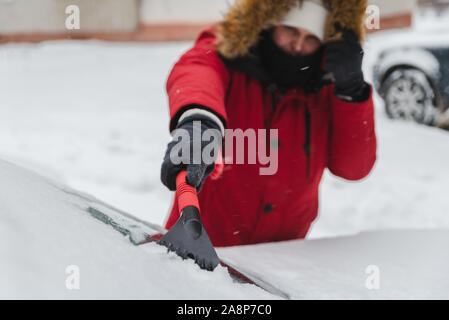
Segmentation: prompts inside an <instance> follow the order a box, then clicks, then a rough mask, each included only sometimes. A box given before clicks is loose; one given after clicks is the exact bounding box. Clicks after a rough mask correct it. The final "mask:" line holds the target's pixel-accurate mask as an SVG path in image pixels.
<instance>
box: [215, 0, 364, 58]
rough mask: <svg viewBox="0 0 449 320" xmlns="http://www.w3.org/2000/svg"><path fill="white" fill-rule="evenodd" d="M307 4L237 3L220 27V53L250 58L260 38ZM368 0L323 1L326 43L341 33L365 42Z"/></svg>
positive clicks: (275, 0) (292, 0) (290, 0)
mask: <svg viewBox="0 0 449 320" xmlns="http://www.w3.org/2000/svg"><path fill="white" fill-rule="evenodd" d="M302 1H303V0H236V3H235V5H234V6H232V7H231V8H230V10H229V12H228V13H227V14H226V16H225V17H224V20H223V21H222V22H220V23H219V25H218V28H217V31H216V36H217V42H216V43H217V51H218V52H219V53H220V54H221V55H222V56H223V57H225V58H228V59H233V58H237V57H242V56H245V55H247V54H248V51H249V49H250V48H251V47H252V46H254V45H255V44H256V43H257V42H258V40H259V34H260V32H261V31H262V30H266V29H268V28H270V27H272V26H273V25H275V24H277V23H279V21H282V18H283V17H284V16H285V15H286V14H287V13H288V11H289V10H290V8H292V7H293V6H295V5H297V3H298V2H300V3H301V2H302ZM367 2H368V1H367V0H323V4H324V5H325V6H326V7H327V9H328V10H329V16H328V18H327V22H326V28H325V35H324V42H330V41H335V40H339V39H341V31H340V30H339V28H337V26H339V27H340V28H341V29H349V30H352V31H354V32H355V34H356V35H357V37H358V38H359V40H360V41H363V37H364V28H363V19H364V16H365V11H366V7H367Z"/></svg>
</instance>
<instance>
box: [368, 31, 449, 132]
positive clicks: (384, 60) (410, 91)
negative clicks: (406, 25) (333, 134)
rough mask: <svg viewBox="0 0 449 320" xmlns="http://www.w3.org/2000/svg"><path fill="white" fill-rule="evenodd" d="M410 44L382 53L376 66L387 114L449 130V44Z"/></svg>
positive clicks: (379, 91) (380, 93)
mask: <svg viewBox="0 0 449 320" xmlns="http://www.w3.org/2000/svg"><path fill="white" fill-rule="evenodd" d="M409 42H410V43H401V44H397V45H396V46H395V45H393V46H391V47H389V48H386V49H384V50H381V51H380V52H379V55H378V57H377V61H376V62H375V65H374V70H373V80H374V87H375V89H376V90H377V92H378V93H379V95H380V96H381V97H382V98H383V100H384V102H385V109H386V112H387V115H388V116H389V117H390V118H392V119H405V120H412V121H415V122H418V123H421V124H425V125H431V126H437V127H442V128H449V111H448V109H449V42H447V45H443V44H442V43H445V41H435V42H434V43H432V44H428V43H427V44H425V45H423V44H418V41H415V40H414V39H413V38H410V41H409Z"/></svg>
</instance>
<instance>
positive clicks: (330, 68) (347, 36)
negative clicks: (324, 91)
mask: <svg viewBox="0 0 449 320" xmlns="http://www.w3.org/2000/svg"><path fill="white" fill-rule="evenodd" d="M325 48H326V59H325V63H326V65H325V69H326V72H331V73H332V74H333V79H334V82H335V92H334V93H335V95H336V96H337V97H338V98H340V99H342V100H346V101H352V102H362V101H365V100H366V99H368V98H369V95H370V89H369V86H368V85H367V84H366V82H365V80H364V78H363V72H362V61H363V49H362V46H361V45H360V42H359V40H358V38H357V36H356V35H355V33H354V32H353V31H350V30H344V31H343V39H342V40H338V41H334V42H330V43H328V44H326V45H325Z"/></svg>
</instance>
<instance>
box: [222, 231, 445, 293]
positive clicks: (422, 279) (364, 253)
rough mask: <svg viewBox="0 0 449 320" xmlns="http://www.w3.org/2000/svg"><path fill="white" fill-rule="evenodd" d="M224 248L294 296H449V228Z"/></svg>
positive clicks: (236, 261) (234, 259) (232, 258)
mask: <svg viewBox="0 0 449 320" xmlns="http://www.w3.org/2000/svg"><path fill="white" fill-rule="evenodd" d="M218 252H219V255H220V256H221V257H222V259H224V260H225V261H229V262H232V263H233V264H236V265H238V266H239V267H240V268H241V269H242V270H247V271H250V273H251V274H252V275H253V276H254V277H256V278H263V279H264V280H265V281H267V282H269V283H271V284H272V285H273V286H275V287H276V288H278V289H279V290H282V291H283V292H284V293H286V294H288V295H289V296H290V298H292V299H449V272H448V270H449V230H433V231H416V230H415V231H401V230H395V231H377V232H368V233H363V234H360V235H357V236H346V237H339V238H329V239H320V240H303V241H301V240H299V241H289V242H281V243H272V244H263V245H253V246H245V247H239V248H223V249H220V250H219V251H218Z"/></svg>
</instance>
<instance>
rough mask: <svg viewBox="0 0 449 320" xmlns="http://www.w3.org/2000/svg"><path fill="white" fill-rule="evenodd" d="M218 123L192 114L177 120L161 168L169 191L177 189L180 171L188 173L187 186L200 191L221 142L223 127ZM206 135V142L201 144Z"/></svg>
mask: <svg viewBox="0 0 449 320" xmlns="http://www.w3.org/2000/svg"><path fill="white" fill-rule="evenodd" d="M217 119H218V118H217ZM218 121H220V120H216V121H214V120H213V119H211V118H210V117H208V116H205V115H204V114H194V115H191V116H188V117H185V118H183V119H181V120H180V121H179V123H178V125H177V126H176V129H175V131H174V132H173V133H174V134H173V135H174V138H173V140H172V141H171V142H170V143H169V144H168V146H167V150H166V152H165V157H164V161H163V162H162V167H161V181H162V183H163V184H164V185H165V186H166V187H167V188H168V189H169V190H171V191H175V190H176V177H177V176H178V174H179V173H180V172H181V171H183V170H186V171H187V176H186V181H187V183H188V184H189V185H191V186H192V187H195V188H196V190H197V192H199V191H200V190H201V187H202V185H203V183H204V181H205V180H206V178H207V176H208V175H209V174H211V173H212V171H213V170H214V168H215V161H216V159H217V156H218V150H219V148H220V147H221V146H222V143H223V135H222V131H221V130H222V129H223V127H222V125H221V126H220V125H218V123H217V122H218ZM220 124H221V122H220ZM178 130H179V131H178ZM181 130H182V131H181ZM223 130H224V129H223ZM205 133H206V135H205V140H206V141H203V134H205ZM206 148H207V149H206ZM203 151H204V153H205V155H203Z"/></svg>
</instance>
